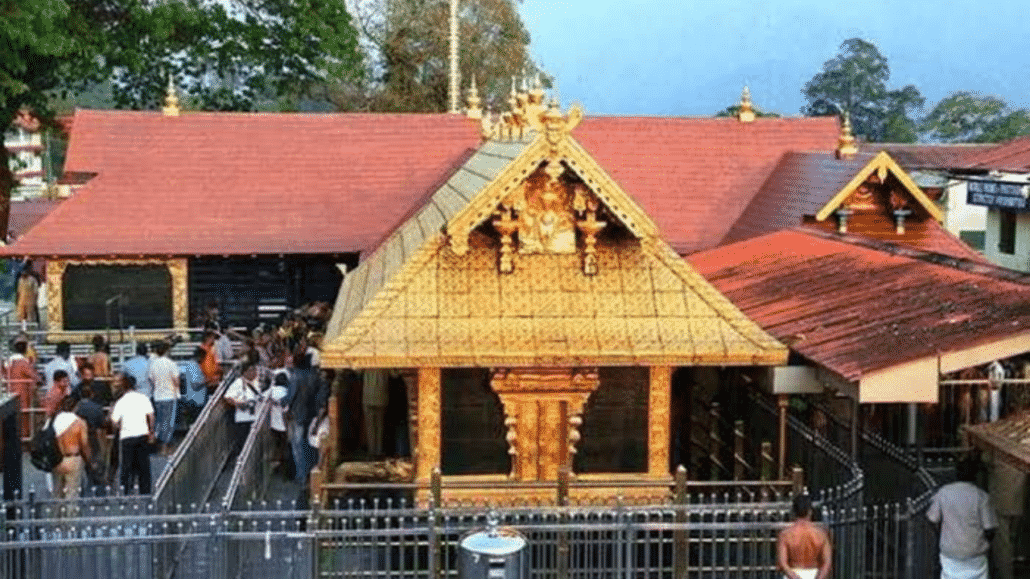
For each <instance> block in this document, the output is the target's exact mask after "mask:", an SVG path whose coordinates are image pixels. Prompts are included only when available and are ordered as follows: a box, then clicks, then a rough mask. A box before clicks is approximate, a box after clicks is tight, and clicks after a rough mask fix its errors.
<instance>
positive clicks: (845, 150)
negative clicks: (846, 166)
mask: <svg viewBox="0 0 1030 579" xmlns="http://www.w3.org/2000/svg"><path fill="white" fill-rule="evenodd" d="M857 154H858V145H856V144H855V136H854V135H852V134H851V115H850V114H848V111H844V122H843V123H841V126H840V138H839V139H838V140H837V158H838V159H850V158H852V157H854V156H855V155H857Z"/></svg>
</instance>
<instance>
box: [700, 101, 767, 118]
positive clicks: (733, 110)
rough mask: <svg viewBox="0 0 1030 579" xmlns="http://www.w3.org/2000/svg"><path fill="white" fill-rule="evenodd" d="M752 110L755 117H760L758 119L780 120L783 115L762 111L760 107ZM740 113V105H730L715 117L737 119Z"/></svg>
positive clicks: (753, 107)
mask: <svg viewBox="0 0 1030 579" xmlns="http://www.w3.org/2000/svg"><path fill="white" fill-rule="evenodd" d="M751 110H752V111H754V113H755V116H756V117H758V118H762V117H766V118H770V119H778V118H780V117H781V116H782V115H780V113H774V112H771V111H763V110H762V109H760V108H758V107H755V106H752V107H751ZM739 112H740V104H735V105H730V106H728V107H726V108H724V109H722V110H721V111H719V112H717V113H715V116H717V117H735V116H737V113H739Z"/></svg>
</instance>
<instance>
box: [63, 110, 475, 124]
mask: <svg viewBox="0 0 1030 579" xmlns="http://www.w3.org/2000/svg"><path fill="white" fill-rule="evenodd" d="M75 114H76V115H79V114H86V115H97V116H140V117H154V118H160V117H164V116H165V114H164V113H163V112H161V111H150V110H126V109H85V108H77V109H75ZM284 116H290V117H309V118H324V117H362V118H370V119H383V118H416V117H423V118H440V117H450V118H453V119H455V120H462V121H464V122H466V123H469V124H471V123H472V121H469V120H468V119H467V118H466V117H465V116H463V115H457V114H454V113H368V112H301V111H283V112H278V111H191V110H183V111H182V112H181V114H180V116H179V117H178V118H186V119H188V118H190V117H193V118H200V117H211V118H229V117H270V118H282V117H284Z"/></svg>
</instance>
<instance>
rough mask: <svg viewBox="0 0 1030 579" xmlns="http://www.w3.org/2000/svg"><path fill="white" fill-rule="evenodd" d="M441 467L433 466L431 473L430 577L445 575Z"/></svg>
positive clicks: (433, 578) (435, 577)
mask: <svg viewBox="0 0 1030 579" xmlns="http://www.w3.org/2000/svg"><path fill="white" fill-rule="evenodd" d="M441 479H442V476H441V474H440V467H439V466H437V467H435V468H433V472H432V474H431V475H430V483H429V484H430V488H429V492H430V497H429V577H430V579H437V578H438V577H442V576H443V570H442V569H441V568H440V567H441V557H440V555H441V553H440V535H439V527H440V511H439V509H440V505H441V499H442V496H441V495H442V494H443V482H442V480H441Z"/></svg>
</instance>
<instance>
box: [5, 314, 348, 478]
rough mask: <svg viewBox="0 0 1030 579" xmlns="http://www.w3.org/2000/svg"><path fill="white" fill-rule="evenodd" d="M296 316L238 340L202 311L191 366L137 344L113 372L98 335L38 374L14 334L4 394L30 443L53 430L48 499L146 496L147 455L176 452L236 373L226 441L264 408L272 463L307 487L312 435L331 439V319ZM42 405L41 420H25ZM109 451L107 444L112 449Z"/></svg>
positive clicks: (60, 353)
mask: <svg viewBox="0 0 1030 579" xmlns="http://www.w3.org/2000/svg"><path fill="white" fill-rule="evenodd" d="M314 311H315V312H317V313H321V314H322V315H316V316H310V315H307V316H306V315H305V313H306V312H307V310H299V311H296V312H293V313H290V314H288V315H287V316H285V318H284V320H283V322H282V323H281V324H280V325H279V326H277V327H268V326H263V325H262V326H258V327H256V328H254V329H253V330H251V331H249V332H246V333H240V332H238V331H233V330H229V329H225V330H223V327H222V325H221V324H220V323H219V320H218V311H217V308H215V307H211V308H209V309H208V311H207V312H206V314H207V315H206V319H205V320H204V324H203V328H204V330H203V333H202V334H201V335H200V336H199V338H200V345H198V346H197V347H195V348H194V350H193V352H192V355H191V356H190V357H189V359H187V360H184V361H175V360H173V359H172V358H171V356H170V353H171V350H172V348H173V346H174V345H175V342H176V341H177V340H178V339H177V338H175V337H169V338H168V339H163V340H156V341H153V342H150V343H145V342H140V343H138V344H137V345H136V348H135V355H133V356H132V357H130V358H128V359H126V360H124V362H123V363H122V364H121V366H120V368H118V369H117V371H115V369H114V368H113V364H112V359H111V356H110V347H109V345H108V344H107V342H106V340H104V338H103V336H99V335H98V336H95V337H94V339H93V341H92V344H93V352H92V353H91V354H90V355H89V356H88V357H85V358H78V359H77V358H75V357H72V356H71V346H70V344H68V343H67V342H61V343H59V344H57V346H56V350H55V355H54V357H53V358H51V359H50V360H49V361H47V362H46V364H44V365H42V371H41V372H40V371H39V366H37V362H38V360H37V357H36V354H35V351H34V348H33V345H32V343H31V341H30V340H29V338H28V336H27V335H25V334H20V335H19V336H18V337H17V338H15V340H14V341H13V343H12V344H11V351H12V355H11V357H10V358H9V359H8V360H7V361H6V364H5V374H6V378H7V381H8V384H9V386H10V388H11V390H12V391H13V392H14V393H16V394H17V395H18V396H20V397H21V400H22V401H24V402H23V404H22V406H23V407H24V408H29V410H28V411H27V413H26V416H28V417H30V419H29V420H23V421H22V432H21V435H22V438H23V439H28V438H30V437H32V436H33V435H34V434H35V433H37V432H39V431H40V430H42V429H45V428H46V427H47V426H51V425H52V426H53V429H54V434H55V435H56V439H57V446H58V447H59V449H60V451H61V455H62V460H61V461H60V463H58V464H57V466H55V467H54V468H53V470H52V472H51V476H50V477H49V479H48V484H49V485H50V486H51V492H52V495H53V496H54V497H56V498H76V497H78V496H80V493H81V492H82V489H85V488H91V489H92V490H93V492H98V493H99V492H103V490H102V489H104V488H105V487H109V486H113V485H114V484H115V482H116V480H115V479H116V478H117V483H118V484H119V486H120V488H121V491H122V492H123V493H126V494H128V493H131V492H138V493H140V494H149V493H150V492H151V491H152V473H151V465H150V459H149V457H150V456H151V455H152V454H155V453H159V454H161V455H164V456H168V455H170V454H171V453H172V451H173V442H174V437H175V434H176V432H177V431H180V430H184V429H187V428H189V426H190V425H191V424H192V423H193V422H194V421H195V420H196V419H197V417H198V416H199V415H200V413H201V410H202V409H203V408H204V406H205V405H206V404H207V403H208V400H209V398H210V396H211V395H212V394H214V393H215V392H216V390H217V388H218V386H219V384H220V383H221V382H222V380H223V378H224V377H225V376H226V374H227V373H228V372H230V371H231V369H232V368H236V369H237V370H236V372H237V373H236V374H235V375H236V376H237V378H236V379H235V380H234V381H233V382H232V383H231V384H230V385H229V386H228V388H226V390H225V393H224V396H223V397H222V399H221V400H220V405H221V407H222V408H224V409H225V410H226V411H228V413H229V414H231V419H232V421H233V425H234V428H233V435H234V436H233V441H234V444H235V445H236V447H237V449H238V448H239V447H241V446H242V443H243V440H245V438H246V436H247V434H248V432H249V430H250V427H251V425H252V424H253V422H254V421H255V419H256V418H257V411H258V408H259V405H260V404H261V403H262V402H263V401H264V400H266V399H270V400H271V401H272V405H273V406H272V411H271V416H270V421H269V422H270V428H271V429H272V431H273V437H274V440H275V453H276V456H275V457H274V458H275V460H276V462H277V464H279V465H281V471H282V473H283V474H284V475H286V476H288V477H290V478H292V479H294V480H296V481H297V482H298V483H302V484H303V483H304V482H305V480H306V478H307V476H308V474H309V472H310V471H311V469H312V468H313V467H314V466H315V464H317V462H318V451H317V447H318V446H319V444H320V441H319V438H318V437H319V436H322V437H324V436H325V434H326V432H327V426H328V420H326V410H325V407H326V404H327V400H328V397H329V384H330V382H331V380H330V378H331V376H327V375H326V373H325V372H323V371H322V370H321V368H320V353H319V348H320V345H321V344H320V342H321V336H322V334H321V331H322V329H323V328H324V323H325V322H326V321H327V318H328V310H327V309H324V308H322V309H318V308H316V309H315V310H314ZM34 404H38V405H39V407H40V408H41V410H42V415H43V420H33V419H31V418H32V417H33V416H35V414H37V412H36V411H35V410H33V409H32V407H33V405H34ZM112 442H114V443H113V444H112Z"/></svg>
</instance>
